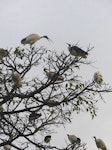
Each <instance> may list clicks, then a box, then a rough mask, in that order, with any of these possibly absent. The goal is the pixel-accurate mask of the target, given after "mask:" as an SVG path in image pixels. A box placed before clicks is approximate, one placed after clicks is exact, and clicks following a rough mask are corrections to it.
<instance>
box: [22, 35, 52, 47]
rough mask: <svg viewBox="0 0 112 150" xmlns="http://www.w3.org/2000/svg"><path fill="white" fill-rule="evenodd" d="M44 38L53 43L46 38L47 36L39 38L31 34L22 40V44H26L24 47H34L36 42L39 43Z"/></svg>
mask: <svg viewBox="0 0 112 150" xmlns="http://www.w3.org/2000/svg"><path fill="white" fill-rule="evenodd" d="M42 38H45V39H47V40H48V41H51V39H49V38H48V36H46V35H45V36H39V35H38V34H30V35H28V36H27V37H25V38H24V39H22V40H21V44H24V45H26V44H29V45H30V46H32V45H33V44H34V43H35V42H37V41H39V40H40V39H42Z"/></svg>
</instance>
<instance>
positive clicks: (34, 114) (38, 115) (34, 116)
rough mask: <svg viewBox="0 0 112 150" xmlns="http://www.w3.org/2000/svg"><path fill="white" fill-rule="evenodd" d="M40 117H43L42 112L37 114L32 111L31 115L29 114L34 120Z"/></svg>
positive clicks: (30, 119) (30, 118)
mask: <svg viewBox="0 0 112 150" xmlns="http://www.w3.org/2000/svg"><path fill="white" fill-rule="evenodd" d="M39 117H41V114H37V113H36V112H34V111H33V112H32V113H31V114H30V115H29V121H30V122H31V121H33V120H35V119H38V118H39Z"/></svg>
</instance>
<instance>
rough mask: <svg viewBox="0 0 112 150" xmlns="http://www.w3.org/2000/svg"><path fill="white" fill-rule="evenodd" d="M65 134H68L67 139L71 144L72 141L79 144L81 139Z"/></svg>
mask: <svg viewBox="0 0 112 150" xmlns="http://www.w3.org/2000/svg"><path fill="white" fill-rule="evenodd" d="M67 136H68V139H69V141H70V143H71V144H74V143H76V144H79V143H80V142H81V139H80V138H78V137H77V136H75V135H69V134H67Z"/></svg>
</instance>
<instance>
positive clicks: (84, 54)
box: [66, 43, 88, 58]
mask: <svg viewBox="0 0 112 150" xmlns="http://www.w3.org/2000/svg"><path fill="white" fill-rule="evenodd" d="M66 44H67V45H68V50H69V52H70V54H71V55H73V56H76V57H82V58H87V55H88V53H87V52H85V51H84V50H82V49H81V48H79V47H78V46H71V44H68V43H66Z"/></svg>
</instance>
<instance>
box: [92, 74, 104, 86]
mask: <svg viewBox="0 0 112 150" xmlns="http://www.w3.org/2000/svg"><path fill="white" fill-rule="evenodd" d="M93 80H94V82H96V83H97V84H101V83H102V82H103V76H102V74H101V73H100V72H99V71H98V72H95V73H94V76H93Z"/></svg>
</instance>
